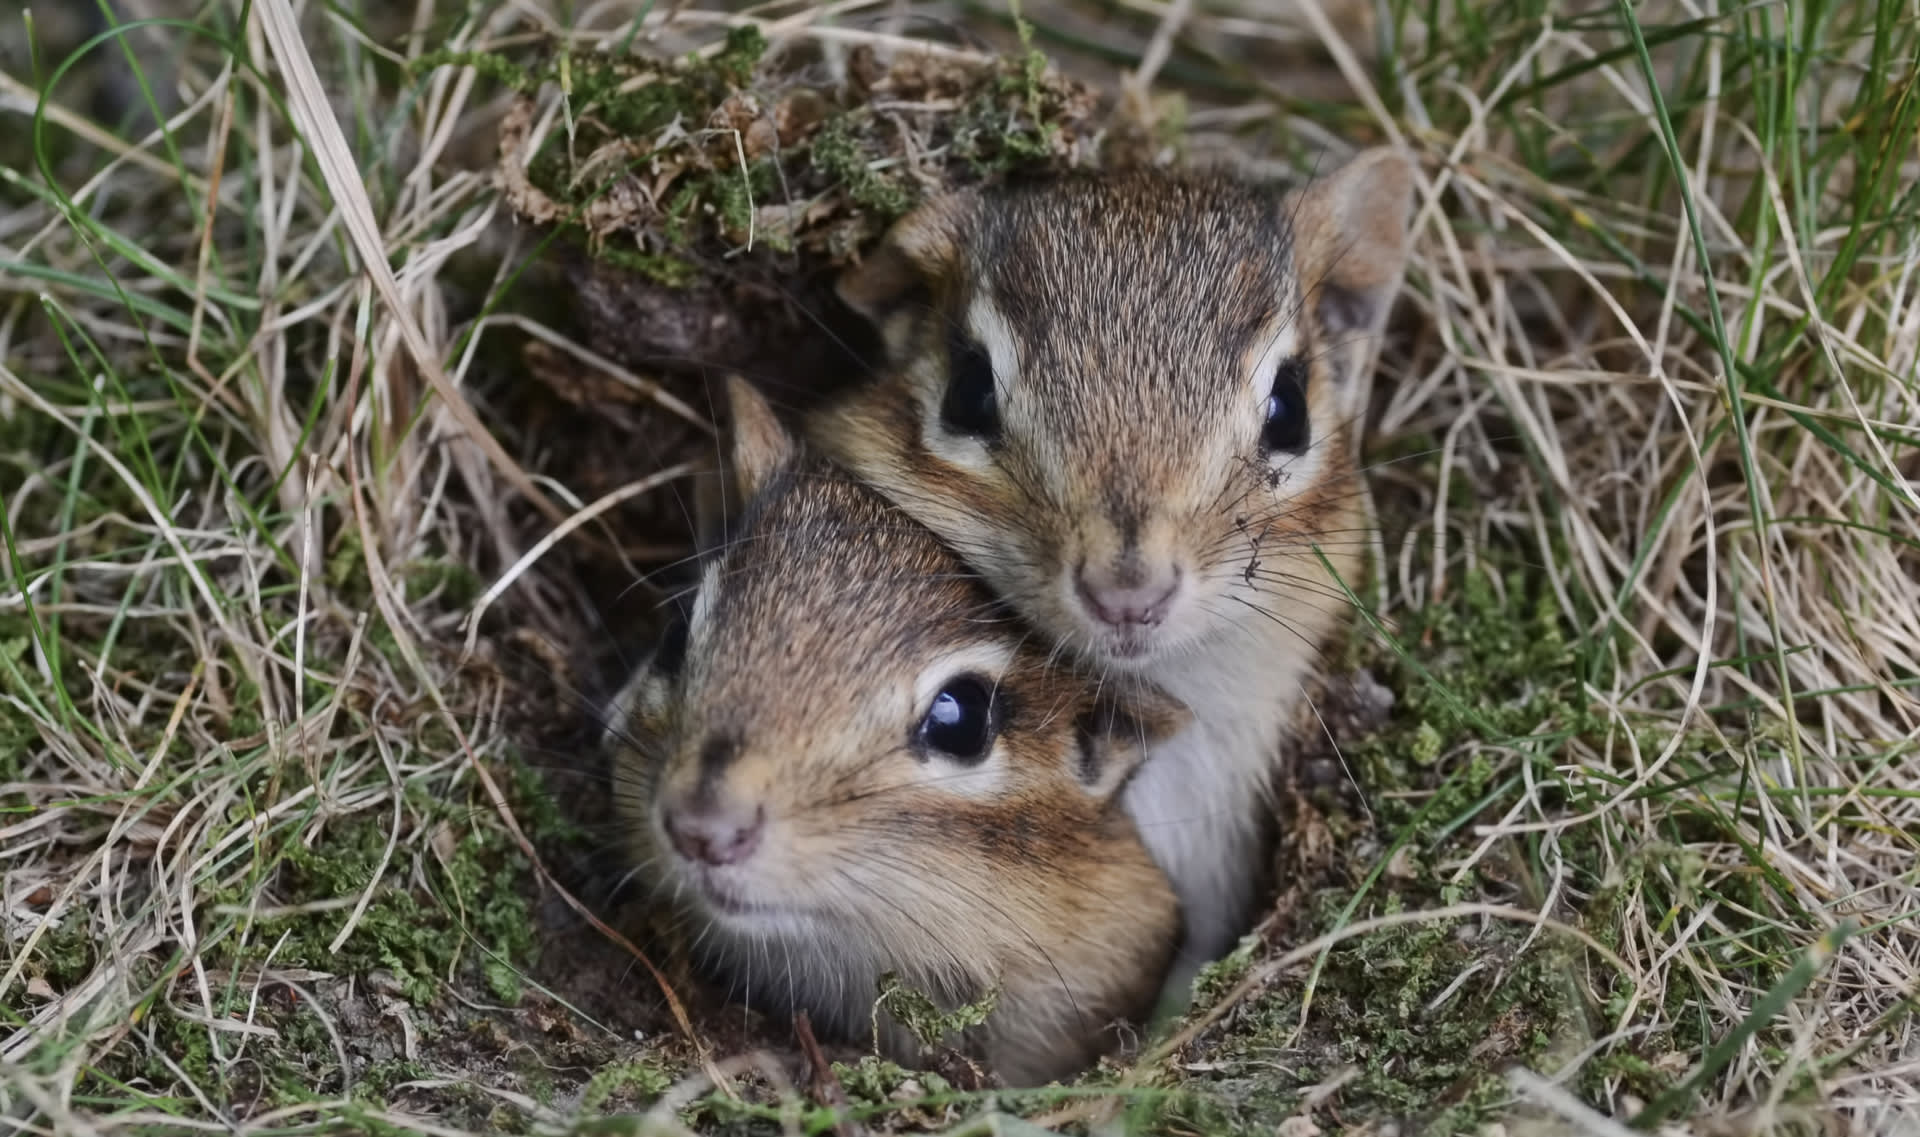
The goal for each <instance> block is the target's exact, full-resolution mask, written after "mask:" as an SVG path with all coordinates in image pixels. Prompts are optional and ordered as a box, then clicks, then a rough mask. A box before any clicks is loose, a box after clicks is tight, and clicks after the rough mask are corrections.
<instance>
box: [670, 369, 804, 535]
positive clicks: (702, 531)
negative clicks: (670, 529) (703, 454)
mask: <svg viewBox="0 0 1920 1137" xmlns="http://www.w3.org/2000/svg"><path fill="white" fill-rule="evenodd" d="M726 388H727V414H728V418H729V419H730V420H731V421H729V423H728V425H727V430H726V432H725V434H724V435H723V436H722V438H723V442H722V457H721V459H720V461H719V462H717V463H716V464H715V465H716V468H715V469H714V470H713V472H712V473H711V474H710V475H708V476H706V477H703V478H700V479H699V480H697V481H696V482H695V483H694V494H693V522H694V543H695V545H696V547H697V548H698V549H699V551H700V552H702V553H705V552H708V551H710V550H712V549H713V548H715V547H716V546H718V545H719V544H720V543H721V542H722V541H724V540H725V539H726V529H727V525H728V524H729V522H730V520H731V519H732V518H734V517H738V516H739V515H740V512H741V510H743V509H745V508H746V503H747V502H748V501H750V500H751V499H752V498H753V495H755V494H757V493H759V492H760V491H761V490H762V489H764V488H766V485H767V483H768V482H770V481H772V480H773V478H774V476H775V475H777V474H778V473H779V472H780V471H781V469H782V468H784V467H785V466H786V465H787V464H788V463H789V462H791V461H793V459H794V457H795V455H796V454H797V453H798V451H799V444H798V443H797V442H795V441H794V437H793V435H792V433H790V432H789V431H788V430H787V428H786V427H785V426H784V425H782V424H781V422H780V420H779V418H778V417H776V416H775V415H774V413H773V408H772V407H771V406H768V405H767V400H766V397H765V396H764V395H762V394H761V393H760V392H759V390H757V389H756V388H755V387H754V386H753V384H751V383H749V382H747V381H746V380H745V379H742V378H741V377H740V376H738V375H729V376H727V381H726Z"/></svg>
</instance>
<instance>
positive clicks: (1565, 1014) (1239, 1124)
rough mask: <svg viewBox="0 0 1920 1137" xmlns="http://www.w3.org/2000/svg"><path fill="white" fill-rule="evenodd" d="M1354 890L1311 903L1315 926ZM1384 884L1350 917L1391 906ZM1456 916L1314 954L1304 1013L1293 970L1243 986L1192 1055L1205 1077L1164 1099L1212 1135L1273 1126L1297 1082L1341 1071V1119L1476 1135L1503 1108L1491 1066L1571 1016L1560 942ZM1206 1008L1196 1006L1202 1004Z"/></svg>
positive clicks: (1526, 1051)
mask: <svg viewBox="0 0 1920 1137" xmlns="http://www.w3.org/2000/svg"><path fill="white" fill-rule="evenodd" d="M1351 899H1352V894H1351V893H1350V892H1346V891H1329V892H1325V893H1323V894H1321V895H1320V896H1319V897H1317V898H1316V902H1315V918H1314V919H1313V920H1312V924H1313V926H1314V928H1316V929H1318V930H1331V929H1332V928H1334V927H1336V926H1339V924H1340V914H1341V913H1342V912H1343V911H1344V910H1345V908H1346V906H1347V904H1348V902H1349V901H1350V900H1351ZM1403 903H1405V902H1404V901H1403V900H1402V899H1401V896H1400V895H1399V894H1388V895H1386V896H1384V897H1383V898H1382V900H1381V901H1380V902H1379V903H1378V904H1376V905H1373V906H1372V910H1371V911H1361V912H1359V913H1356V918H1366V917H1368V916H1373V915H1379V914H1384V913H1389V912H1395V911H1400V910H1402V905H1403ZM1462 927H1463V925H1461V924H1460V923H1459V922H1457V921H1448V922H1441V921H1434V922H1429V923H1417V924H1410V925H1404V926H1401V927H1397V928H1390V929H1387V930H1384V931H1380V932H1376V933H1374V934H1372V935H1368V936H1364V937H1360V938H1357V939H1353V940H1349V941H1347V942H1345V943H1343V944H1340V945H1338V946H1336V947H1335V948H1334V949H1333V950H1332V951H1330V952H1329V953H1328V954H1327V956H1326V963H1325V967H1324V969H1323V970H1322V971H1321V972H1320V974H1319V977H1318V980H1317V983H1316V985H1315V987H1314V989H1313V993H1312V1003H1311V1006H1310V1008H1309V1010H1308V1013H1307V1015H1306V1017H1305V1018H1304V1020H1303V1018H1302V1014H1301V1012H1302V1002H1303V999H1304V998H1305V996H1306V989H1305V979H1304V973H1295V976H1294V977H1293V978H1290V979H1288V980H1286V981H1284V982H1281V983H1277V984H1275V985H1274V986H1272V987H1269V988H1267V989H1265V990H1264V991H1262V992H1260V993H1259V994H1258V995H1257V996H1255V997H1254V998H1253V999H1252V1000H1250V1001H1249V1003H1248V1004H1247V1005H1246V1007H1245V1009H1244V1010H1243V1011H1242V1012H1241V1013H1240V1014H1239V1015H1237V1016H1236V1017H1235V1020H1234V1025H1233V1027H1232V1029H1231V1030H1230V1031H1229V1032H1228V1033H1226V1034H1223V1035H1222V1036H1221V1037H1219V1038H1218V1039H1217V1040H1216V1041H1214V1042H1213V1043H1211V1044H1210V1045H1209V1046H1208V1047H1207V1049H1206V1050H1205V1051H1204V1053H1201V1054H1198V1055H1195V1057H1196V1058H1199V1059H1201V1062H1200V1064H1201V1065H1203V1066H1204V1067H1205V1068H1206V1069H1208V1070H1209V1071H1210V1074H1208V1075H1205V1076H1202V1077H1198V1078H1193V1077H1189V1078H1183V1079H1182V1081H1181V1085H1180V1087H1179V1088H1180V1089H1181V1090H1183V1091H1184V1092H1185V1094H1186V1096H1185V1097H1183V1098H1182V1099H1180V1100H1179V1101H1177V1102H1174V1103H1171V1104H1170V1105H1169V1107H1168V1108H1170V1109H1172V1110H1173V1111H1174V1112H1175V1113H1176V1114H1178V1115H1181V1116H1183V1117H1185V1118H1186V1119H1187V1121H1188V1122H1189V1123H1190V1124H1192V1125H1194V1126H1195V1127H1196V1128H1199V1129H1202V1130H1203V1131H1206V1132H1212V1133H1241V1132H1246V1133H1252V1132H1261V1133H1271V1132H1272V1130H1273V1126H1275V1125H1276V1124H1278V1123H1279V1122H1280V1121H1282V1120H1284V1119H1285V1118H1287V1117H1289V1116H1291V1115H1292V1114H1293V1113H1294V1112H1296V1111H1297V1110H1298V1108H1299V1106H1300V1102H1301V1099H1302V1097H1303V1095H1304V1094H1305V1092H1306V1091H1307V1090H1309V1089H1311V1088H1313V1087H1314V1086H1315V1085H1317V1084H1319V1083H1320V1082H1322V1081H1324V1080H1326V1079H1329V1078H1332V1077H1334V1076H1335V1075H1337V1074H1341V1072H1342V1071H1346V1073H1345V1074H1344V1075H1342V1076H1343V1077H1344V1078H1345V1084H1344V1085H1343V1086H1342V1088H1341V1089H1340V1091H1339V1097H1338V1098H1337V1099H1336V1100H1337V1103H1338V1105H1339V1108H1340V1111H1341V1114H1342V1116H1343V1117H1345V1118H1347V1119H1349V1120H1354V1119H1358V1118H1364V1117H1373V1116H1386V1117H1392V1118H1397V1119H1402V1120H1406V1119H1417V1126H1418V1128H1417V1132H1420V1133H1422V1134H1441V1135H1450V1134H1465V1133H1473V1132H1477V1131H1478V1130H1479V1128H1480V1127H1481V1126H1482V1125H1484V1124H1485V1123H1486V1122H1487V1121H1489V1120H1491V1119H1492V1118H1493V1117H1494V1116H1495V1115H1496V1114H1497V1113H1498V1111H1499V1109H1500V1108H1501V1107H1502V1106H1503V1105H1504V1104H1505V1102H1506V1100H1507V1093H1506V1089H1505V1087H1504V1084H1503V1083H1502V1082H1501V1079H1500V1077H1499V1075H1498V1071H1499V1070H1500V1069H1501V1068H1502V1067H1503V1066H1505V1065H1506V1064H1508V1063H1511V1062H1516V1061H1520V1062H1524V1061H1529V1060H1531V1059H1532V1058H1534V1057H1535V1056H1537V1055H1539V1054H1541V1053H1542V1052H1544V1051H1545V1050H1546V1049H1547V1048H1548V1047H1549V1046H1551V1045H1552V1044H1553V1042H1554V1040H1555V1039H1556V1038H1558V1037H1560V1036H1561V1035H1562V1034H1563V1033H1564V1031H1565V1030H1566V1028H1567V1026H1568V1024H1569V1022H1570V1021H1571V1020H1570V1017H1569V1016H1572V1015H1576V1014H1577V1013H1578V1012H1577V1010H1576V1009H1575V1008H1574V1007H1573V1005H1572V1004H1571V1003H1570V1002H1569V999H1568V995H1567V992H1566V991H1565V989H1564V987H1563V984H1562V980H1561V978H1560V976H1561V971H1562V969H1563V968H1564V967H1565V966H1566V964H1565V961H1564V959H1562V958H1561V956H1560V954H1559V950H1558V949H1557V948H1556V947H1555V946H1554V945H1552V944H1550V943H1546V942H1544V941H1538V940H1536V941H1535V942H1534V944H1533V945H1532V946H1530V947H1529V948H1528V949H1527V951H1526V952H1525V953H1524V954H1520V955H1515V954H1514V953H1515V951H1516V949H1517V947H1518V945H1519V944H1520V942H1521V941H1522V940H1523V939H1524V937H1525V934H1526V931H1527V929H1526V928H1524V927H1521V928H1506V927H1500V926H1496V927H1493V928H1490V929H1488V930H1486V931H1482V932H1479V933H1478V934H1477V935H1473V936H1463V935H1462V934H1461V933H1462ZM1203 1005H1204V1004H1203Z"/></svg>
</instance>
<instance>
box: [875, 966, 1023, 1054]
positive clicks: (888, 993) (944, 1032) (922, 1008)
mask: <svg viewBox="0 0 1920 1137" xmlns="http://www.w3.org/2000/svg"><path fill="white" fill-rule="evenodd" d="M998 995H999V993H998V992H997V991H988V992H987V993H986V994H985V995H983V996H981V997H980V998H979V999H977V1000H975V1001H974V1002H971V1003H966V1004H963V1005H961V1006H958V1007H955V1008H954V1009H953V1010H951V1011H943V1010H941V1009H940V1007H939V1005H938V1004H936V1003H935V1002H934V1001H933V999H931V998H930V997H928V996H927V995H926V994H924V993H923V992H920V991H917V990H915V989H914V988H912V987H909V986H907V985H906V984H905V983H902V982H901V981H900V977H899V976H897V975H895V974H894V973H892V972H888V973H886V974H885V975H882V976H881V977H880V998H879V1000H878V1004H879V1007H880V1009H882V1010H884V1011H886V1012H887V1013H888V1014H890V1015H892V1016H893V1017H894V1019H895V1020H896V1021H898V1022H899V1023H900V1025H902V1026H904V1027H906V1028H907V1029H908V1030H910V1031H912V1032H913V1036H914V1037H915V1038H917V1039H919V1040H920V1045H922V1046H929V1047H931V1046H937V1045H939V1044H940V1041H941V1040H942V1039H944V1038H946V1037H947V1036H949V1035H953V1034H958V1033H960V1032H962V1031H965V1030H967V1029H968V1028H970V1027H976V1026H979V1025H980V1024H981V1023H983V1022H986V1021H987V1016H988V1015H990V1014H992V1013H993V1004H994V1002H995V1001H996V999H997V998H998Z"/></svg>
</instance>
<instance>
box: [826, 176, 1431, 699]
mask: <svg viewBox="0 0 1920 1137" xmlns="http://www.w3.org/2000/svg"><path fill="white" fill-rule="evenodd" d="M1411 205H1412V170H1411V167H1410V166H1409V164H1408V163H1407V161H1406V160H1405V159H1404V158H1402V157H1400V156H1399V155H1397V154H1396V153H1394V152H1391V151H1386V150H1376V151H1369V152H1366V153H1364V154H1362V155H1361V156H1360V157H1359V158H1358V159H1356V160H1354V161H1352V162H1350V163H1348V164H1347V165H1346V166H1345V167H1343V168H1341V169H1340V170H1338V171H1336V172H1335V173H1333V174H1331V175H1330V176H1327V177H1324V178H1321V179H1320V180H1318V181H1316V182H1314V183H1312V184H1310V185H1308V186H1307V187H1306V188H1304V189H1303V190H1300V191H1298V192H1295V193H1293V194H1290V195H1286V196H1282V195H1279V194H1275V193H1267V192H1262V191H1261V190H1258V189H1255V188H1252V187H1247V186H1243V185H1238V184H1235V183H1232V182H1229V181H1225V180H1220V179H1214V178H1206V177H1192V176H1174V175H1167V174H1155V173H1140V174H1132V175H1126V176H1120V177H1112V178H1104V179H1091V178H1089V179H1082V180H1069V181H1062V182H1055V183H1049V184H1040V185H1033V186H1026V187H1020V188H1010V189H1004V190H999V191H965V192H960V193H955V194H951V195H947V196H943V197H940V198H937V199H934V200H932V201H930V202H928V203H927V204H925V205H923V206H922V207H920V208H919V209H918V210H917V211H916V212H914V213H913V214H910V215H909V216H908V217H906V218H905V219H903V220H902V221H901V222H900V223H899V224H898V225H897V226H896V227H895V229H894V230H893V231H892V232H891V233H890V234H889V236H888V238H887V240H886V242H885V243H884V244H883V246H882V247H881V248H880V249H879V250H878V251H877V252H876V254H875V255H873V256H871V257H869V258H868V259H867V260H866V261H865V262H863V263H862V264H861V265H859V266H858V267H857V268H855V269H853V270H851V271H850V272H849V273H848V274H847V276H846V277H845V278H844V279H843V281H842V284H841V295H842V297H843V298H844V299H845V300H846V301H847V302H848V303H849V304H850V305H852V306H853V307H854V308H856V309H858V310H859V311H862V312H864V313H866V314H867V315H868V316H869V317H870V318H871V319H873V320H874V321H875V322H876V323H877V324H878V325H879V327H880V328H881V330H882V333H883V335H884V337H885V339H886V342H887V345H888V350H889V353H890V355H891V364H890V367H889V369H888V371H887V373H886V374H885V375H884V376H883V377H882V378H881V379H880V380H878V381H876V382H874V383H871V384H868V385H865V386H863V387H861V388H859V389H858V390H856V391H855V392H853V393H852V394H851V395H850V396H849V397H848V398H846V399H844V400H842V401H840V402H839V403H837V404H836V405H834V406H833V407H831V408H830V409H829V410H827V411H826V412H824V413H823V414H821V415H819V416H817V417H816V418H815V419H814V420H813V424H812V425H813V429H814V432H815V434H816V437H817V438H818V439H819V441H820V442H821V443H822V444H823V445H824V446H826V447H827V448H828V449H829V450H830V451H831V452H832V453H833V454H834V455H835V456H836V457H838V458H839V459H840V460H842V461H843V462H845V463H846V464H848V465H849V466H850V467H852V468H853V469H854V470H856V471H857V472H858V473H859V474H860V476H862V477H863V478H865V479H866V480H868V481H870V482H872V483H873V484H875V485H877V486H879V487H880V488H881V489H882V490H883V491H884V492H886V493H887V494H888V495H889V496H890V497H892V498H893V499H894V500H895V501H897V502H898V503H899V504H900V505H902V506H903V507H904V508H906V509H907V510H908V511H909V512H911V513H912V514H914V515H915V516H916V517H918V518H919V519H920V520H921V521H922V522H924V523H925V524H927V525H929V526H930V527H932V528H933V529H934V530H935V531H936V532H938V533H939V534H940V535H941V536H942V537H944V538H945V539H947V540H948V541H949V542H951V543H952V544H953V545H954V546H955V547H956V548H957V549H958V550H959V551H960V552H961V553H962V554H963V555H964V556H965V557H966V558H967V560H968V561H969V562H970V563H972V564H974V565H975V566H976V567H978V568H979V569H980V570H981V571H982V572H983V573H984V574H985V575H986V576H987V577H988V578H989V579H990V580H991V581H992V583H993V584H994V586H995V587H996V589H997V590H999V591H1000V592H1001V593H1002V594H1003V595H1004V596H1005V597H1006V598H1007V599H1008V600H1009V601H1010V602H1011V603H1013V604H1014V605H1015V606H1016V607H1017V608H1018V609H1019V610H1020V611H1021V612H1022V613H1023V614H1024V615H1026V616H1027V617H1028V618H1030V619H1032V620H1033V621H1034V622H1036V623H1037V624H1039V625H1040V626H1041V627H1043V628H1044V629H1045V630H1046V631H1047V633H1048V634H1049V635H1051V636H1053V637H1054V638H1056V639H1058V640H1060V641H1063V642H1065V643H1068V644H1070V645H1072V646H1073V647H1074V648H1075V649H1077V650H1080V651H1082V652H1084V653H1086V654H1088V655H1090V656H1091V657H1093V658H1095V659H1097V660H1099V661H1101V662H1103V663H1106V664H1108V665H1111V666H1116V667H1120V668H1129V667H1136V666H1141V665H1144V664H1145V663H1147V662H1149V661H1152V660H1154V659H1158V658H1165V657H1167V656H1169V655H1175V654H1178V653H1179V652H1180V651H1181V650H1182V649H1183V648H1185V647H1189V646H1191V645H1193V644H1196V643H1198V642H1202V641H1204V640H1206V639H1207V638H1208V637H1209V636H1210V635H1211V634H1213V633H1214V632H1215V631H1217V630H1218V629H1219V628H1220V627H1222V626H1223V625H1232V624H1246V623H1248V622H1250V621H1251V622H1259V621H1276V622H1279V623H1281V624H1286V623H1288V622H1289V621H1290V620H1291V619H1292V616H1291V615H1290V608H1298V607H1299V606H1307V607H1318V608H1323V609H1324V608H1326V607H1328V606H1329V605H1337V604H1338V599H1337V598H1338V596H1339V594H1338V593H1337V592H1336V591H1334V590H1333V589H1332V588H1330V587H1329V586H1328V585H1327V584H1326V583H1325V581H1324V579H1323V575H1322V573H1321V571H1320V569H1319V568H1318V567H1314V566H1317V564H1318V562H1317V560H1316V558H1315V555H1314V552H1313V547H1314V545H1315V544H1316V543H1318V544H1320V545H1322V546H1341V545H1351V544H1352V543H1353V540H1354V535H1353V534H1352V533H1351V532H1348V531H1347V530H1348V529H1349V527H1350V525H1351V522H1350V521H1349V520H1348V511H1349V509H1350V508H1351V499H1352V497H1353V495H1354V488H1353V485H1352V478H1353V469H1354V468H1353V464H1352V458H1351V436H1352V431H1353V427H1354V422H1355V419H1356V418H1357V416H1358V414H1359V413H1360V411H1361V409H1362V408H1361V407H1360V405H1359V403H1360V399H1359V398H1358V397H1357V394H1356V392H1357V391H1358V390H1359V389H1360V383H1359V380H1360V378H1361V376H1359V375H1357V374H1356V372H1357V371H1358V368H1359V365H1360V361H1361V360H1363V359H1364V358H1365V355H1366V350H1367V347H1368V346H1369V344H1368V341H1369V340H1370V339H1372V338H1373V337H1375V336H1376V335H1377V333H1378V331H1379V329H1380V327H1381V325H1382V323H1383V321H1384V317H1385V314H1386V311H1387V309H1388V307H1389V305H1390V303H1391V301H1392V299H1393V296H1394V294H1395V292H1396V291H1397V290H1398V288H1399V285H1400V281H1401V279H1402V275H1403V272H1404V265H1405V261H1406V256H1407V244H1408V232H1407V230H1408V220H1409V213H1410V211H1411Z"/></svg>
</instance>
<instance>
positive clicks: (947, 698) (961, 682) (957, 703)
mask: <svg viewBox="0 0 1920 1137" xmlns="http://www.w3.org/2000/svg"><path fill="white" fill-rule="evenodd" d="M920 740H921V741H922V742H924V743H925V744H926V745H927V747H928V749H931V750H936V751H938V752H940V753H941V754H943V755H945V756H946V757H948V758H951V759H953V760H954V761H956V762H966V763H974V762H979V761H981V760H982V759H984V758H985V757H986V756H987V750H988V749H989V747H991V746H992V744H993V690H992V688H990V687H988V686H987V683H986V681H985V680H983V679H981V678H979V677H978V676H974V675H962V676H960V677H959V678H957V679H954V680H953V681H951V682H949V683H948V684H947V685H946V686H945V687H942V688H941V689H940V693H939V694H938V695H935V696H934V697H933V706H932V707H931V708H929V709H928V710H927V717H926V718H924V719H922V720H921V721H920Z"/></svg>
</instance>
